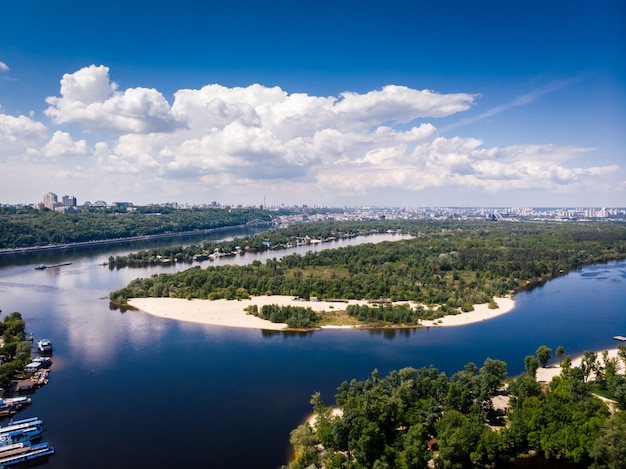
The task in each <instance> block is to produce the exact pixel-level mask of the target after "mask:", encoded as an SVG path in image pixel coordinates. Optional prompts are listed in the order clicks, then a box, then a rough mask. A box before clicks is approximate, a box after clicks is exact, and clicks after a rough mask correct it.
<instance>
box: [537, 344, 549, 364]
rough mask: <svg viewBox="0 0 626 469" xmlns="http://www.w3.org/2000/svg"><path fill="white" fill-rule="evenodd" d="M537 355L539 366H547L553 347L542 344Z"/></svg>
mask: <svg viewBox="0 0 626 469" xmlns="http://www.w3.org/2000/svg"><path fill="white" fill-rule="evenodd" d="M535 353H536V355H537V360H538V361H539V366H540V367H542V368H545V367H546V366H547V365H548V362H549V361H550V358H552V349H551V348H550V347H547V346H545V345H540V346H539V348H538V349H537V351H536V352H535Z"/></svg>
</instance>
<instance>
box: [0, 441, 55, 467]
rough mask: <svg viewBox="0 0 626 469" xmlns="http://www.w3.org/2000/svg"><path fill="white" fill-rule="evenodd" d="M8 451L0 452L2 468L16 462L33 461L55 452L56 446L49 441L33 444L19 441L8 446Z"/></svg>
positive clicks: (0, 465)
mask: <svg viewBox="0 0 626 469" xmlns="http://www.w3.org/2000/svg"><path fill="white" fill-rule="evenodd" d="M6 448H9V449H6V451H2V452H0V468H8V467H11V466H12V465H14V464H18V463H22V462H26V461H32V460H34V459H39V458H43V457H46V456H50V455H51V454H54V448H53V447H52V446H50V445H49V444H48V443H47V442H43V443H38V444H36V445H31V444H30V443H26V442H25V443H17V444H15V445H10V446H9V447H6Z"/></svg>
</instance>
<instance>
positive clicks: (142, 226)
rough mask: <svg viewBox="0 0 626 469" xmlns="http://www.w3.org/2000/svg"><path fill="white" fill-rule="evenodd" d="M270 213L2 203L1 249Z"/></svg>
mask: <svg viewBox="0 0 626 469" xmlns="http://www.w3.org/2000/svg"><path fill="white" fill-rule="evenodd" d="M271 218H272V215H271V214H270V212H268V211H265V210H260V209H252V208H242V209H234V208H233V209H225V208H202V209H201V208H193V209H173V208H169V207H156V206H155V207H152V206H147V207H133V208H132V210H131V209H129V208H126V207H121V208H113V207H89V208H81V210H80V211H79V212H75V213H60V212H55V211H52V210H48V209H43V210H36V209H34V208H31V207H22V208H16V207H8V206H1V207H0V249H13V248H25V247H33V246H47V245H53V244H69V243H78V242H87V241H99V240H105V239H117V238H130V237H134V236H146V235H155V234H163V233H183V232H186V231H194V230H205V229H212V228H222V227H227V226H238V225H244V224H246V223H249V222H252V221H254V220H258V221H265V222H268V221H270V220H271Z"/></svg>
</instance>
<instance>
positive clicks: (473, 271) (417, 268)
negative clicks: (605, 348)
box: [109, 221, 626, 327]
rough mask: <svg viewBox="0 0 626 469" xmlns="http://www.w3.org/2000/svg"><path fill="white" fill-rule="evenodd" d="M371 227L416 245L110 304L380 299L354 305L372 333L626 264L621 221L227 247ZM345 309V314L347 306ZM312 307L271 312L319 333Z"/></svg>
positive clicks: (243, 271)
mask: <svg viewBox="0 0 626 469" xmlns="http://www.w3.org/2000/svg"><path fill="white" fill-rule="evenodd" d="M368 227H369V229H370V230H371V231H374V232H381V231H385V230H394V231H395V230H400V231H401V232H403V233H407V234H411V235H412V236H413V237H412V238H411V239H404V240H400V241H393V242H382V243H378V244H369V243H366V244H361V245H357V246H350V247H344V248H339V249H327V250H323V251H318V252H308V253H307V254H306V255H298V254H291V255H288V256H286V257H283V258H282V259H280V260H276V259H275V258H274V259H270V260H267V261H266V262H265V263H262V262H260V261H253V262H252V263H251V264H249V265H245V266H236V265H222V266H212V265H209V266H208V267H206V268H202V267H200V266H196V267H192V268H189V269H187V270H185V271H182V272H179V273H175V274H160V275H153V276H151V277H149V278H140V279H136V280H133V281H132V282H130V283H129V284H128V285H127V286H126V287H125V288H123V289H121V290H117V291H114V292H111V293H110V296H109V297H110V300H111V304H112V306H117V305H121V306H122V307H123V306H124V305H125V304H126V302H127V300H128V299H129V298H142V297H160V298H163V297H169V298H186V299H192V298H199V299H209V300H212V299H246V298H249V297H250V296H256V295H290V296H293V297H300V298H303V299H307V300H309V299H311V298H314V299H319V300H333V299H344V300H349V299H367V300H371V301H372V305H371V306H358V307H352V308H349V310H347V311H346V314H349V315H351V316H352V317H353V318H356V319H357V320H358V321H360V322H361V323H362V324H366V325H371V326H385V325H395V326H410V325H415V324H416V323H417V321H419V319H434V318H436V317H441V316H443V315H447V314H459V313H460V312H462V311H465V312H466V311H471V310H473V305H476V304H483V303H489V304H491V305H492V307H497V305H494V303H495V302H494V297H498V296H504V295H507V294H510V293H512V292H515V291H518V290H520V289H523V288H530V287H532V286H534V285H537V284H540V283H541V282H544V281H546V280H548V279H550V278H553V277H556V276H559V275H563V274H565V273H567V272H569V271H570V270H572V269H576V268H579V267H581V266H583V265H587V264H592V263H601V262H607V261H610V260H615V259H622V258H624V257H626V226H625V225H623V224H613V223H585V224H583V223H580V224H574V223H532V222H523V223H510V222H504V223H501V222H476V221H441V222H438V221H388V222H387V221H376V222H370V223H369V224H368V223H367V222H362V223H359V224H358V229H357V226H355V225H344V224H342V223H314V224H301V225H295V226H293V227H291V228H289V230H272V231H268V232H264V233H261V234H259V235H256V236H253V237H249V238H242V239H235V240H232V241H230V242H229V244H230V245H232V246H233V247H234V246H239V247H241V248H242V249H243V250H245V248H246V246H266V247H268V246H277V247H279V248H280V246H285V243H288V242H292V243H293V242H296V241H297V240H298V239H305V238H306V237H308V238H309V239H310V238H313V236H311V235H312V234H313V232H315V233H317V234H316V235H315V236H316V237H315V239H319V240H323V239H325V237H332V236H337V235H339V234H345V233H353V232H359V233H363V232H364V230H367V229H368ZM359 230H360V231H359ZM278 238H280V239H283V242H278V241H277V239H278ZM270 240H272V241H270ZM282 248H283V249H284V247H282ZM193 249H199V248H198V247H197V246H196V247H194V248H193ZM203 249H205V251H207V250H209V251H210V250H212V249H216V247H214V246H204V247H203ZM218 249H223V247H220V248H218ZM150 255H151V256H154V255H156V254H155V253H154V252H153V253H151V254H150ZM399 301H411V302H415V303H419V304H420V305H421V306H420V307H417V308H413V309H411V308H409V309H410V310H409V309H407V306H403V305H398V306H392V305H390V304H389V303H388V302H399ZM337 304H338V306H337V309H341V307H340V305H341V303H339V302H338V303H337ZM304 309H305V308H291V309H290V315H289V314H288V315H285V312H284V311H281V310H280V309H276V308H274V309H273V310H272V311H268V312H266V313H265V314H266V315H267V316H268V318H269V319H270V320H274V319H271V317H272V312H273V313H274V314H273V316H274V318H275V321H276V322H288V320H289V318H290V317H291V316H296V317H301V318H302V319H303V323H299V322H298V321H292V322H291V324H292V325H293V327H311V326H315V324H316V323H317V322H318V321H317V320H316V317H315V315H314V313H313V315H312V314H311V312H310V311H303V310H304ZM250 313H252V314H259V313H263V312H262V311H250Z"/></svg>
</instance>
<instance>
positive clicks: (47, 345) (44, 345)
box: [37, 339, 52, 353]
mask: <svg viewBox="0 0 626 469" xmlns="http://www.w3.org/2000/svg"><path fill="white" fill-rule="evenodd" d="M37 348H38V349H39V351H40V352H41V353H51V352H52V342H50V340H49V339H41V340H40V341H38V342H37Z"/></svg>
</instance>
